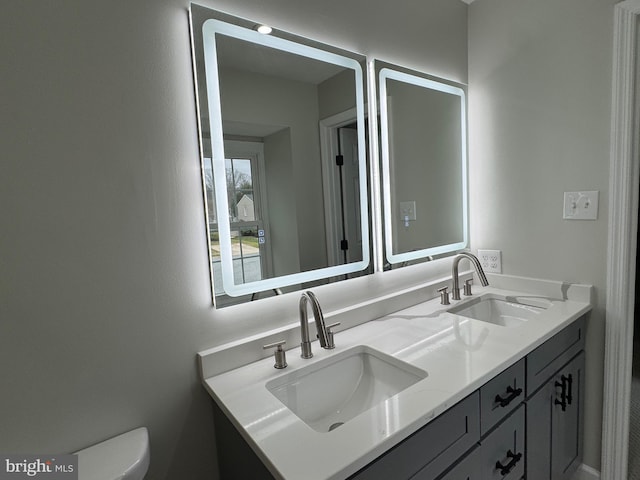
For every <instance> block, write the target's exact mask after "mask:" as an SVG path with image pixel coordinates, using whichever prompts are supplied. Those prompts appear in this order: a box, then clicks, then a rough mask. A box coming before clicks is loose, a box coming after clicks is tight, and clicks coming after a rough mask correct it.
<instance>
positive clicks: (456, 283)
mask: <svg viewBox="0 0 640 480" xmlns="http://www.w3.org/2000/svg"><path fill="white" fill-rule="evenodd" d="M463 258H468V259H469V261H470V262H471V265H473V266H474V268H475V269H476V273H477V274H478V278H479V279H480V283H481V284H482V286H483V287H486V286H487V285H489V280H487V276H486V275H485V274H484V270H482V265H480V260H478V257H476V256H475V255H474V254H472V253H469V252H460V253H459V254H458V255H456V257H455V258H454V259H453V267H452V268H451V277H452V278H453V292H451V293H452V296H451V298H452V299H453V300H460V279H459V278H458V264H459V263H460V260H462V259H463Z"/></svg>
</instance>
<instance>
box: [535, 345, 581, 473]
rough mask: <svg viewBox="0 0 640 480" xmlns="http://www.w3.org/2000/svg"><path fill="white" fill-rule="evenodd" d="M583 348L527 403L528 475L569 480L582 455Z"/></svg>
mask: <svg viewBox="0 0 640 480" xmlns="http://www.w3.org/2000/svg"><path fill="white" fill-rule="evenodd" d="M583 392H584V352H583V353H580V354H579V355H577V356H576V357H574V358H573V360H571V361H570V362H569V363H568V364H566V365H565V366H564V367H562V368H561V369H560V370H559V371H558V372H557V373H556V374H555V375H554V376H553V377H551V379H549V380H548V381H547V383H545V384H544V385H543V386H542V388H541V389H540V390H538V391H537V392H536V393H535V394H534V395H532V396H531V398H529V399H528V400H527V402H526V404H527V478H531V479H536V480H537V479H539V480H568V479H570V478H571V477H572V475H573V473H574V472H575V469H576V468H577V466H578V465H579V464H580V462H581V459H582V423H583V422H582V418H581V417H582V415H583V404H584V394H583Z"/></svg>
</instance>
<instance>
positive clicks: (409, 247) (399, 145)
mask: <svg viewBox="0 0 640 480" xmlns="http://www.w3.org/2000/svg"><path fill="white" fill-rule="evenodd" d="M375 71H376V74H377V78H378V88H379V103H380V125H381V148H380V151H381V161H382V185H383V188H382V195H383V216H384V243H385V248H384V250H385V263H386V264H387V265H403V264H406V263H407V262H411V261H416V260H420V259H425V258H430V257H433V256H436V255H442V254H447V253H452V252H455V251H458V250H461V249H463V248H466V247H467V244H468V227H467V222H468V220H467V133H466V94H465V90H464V87H463V86H462V85H458V84H454V83H452V82H446V81H444V80H440V79H436V78H434V77H430V76H427V75H425V74H422V73H419V72H414V71H411V70H408V69H405V68H402V67H398V66H394V65H390V64H386V63H383V62H378V61H376V63H375Z"/></svg>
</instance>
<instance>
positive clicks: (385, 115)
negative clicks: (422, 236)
mask: <svg viewBox="0 0 640 480" xmlns="http://www.w3.org/2000/svg"><path fill="white" fill-rule="evenodd" d="M387 79H389V80H397V81H400V82H405V83H408V84H411V85H416V86H418V87H423V88H428V89H431V90H436V91H439V92H443V93H446V94H449V95H455V96H457V97H459V98H460V119H461V135H460V142H461V147H462V148H461V152H462V155H461V159H460V160H461V162H462V179H461V180H462V240H461V241H459V242H454V243H450V244H447V245H438V246H435V247H429V248H424V249H420V250H413V251H411V252H403V253H393V240H394V239H393V229H392V221H393V218H394V216H393V215H392V205H391V181H392V179H391V166H390V155H389V108H388V107H389V105H388V104H387ZM378 89H379V92H380V98H379V102H380V105H379V108H380V130H381V132H380V153H381V157H382V158H381V159H382V200H383V206H382V208H383V222H384V251H385V256H386V261H387V262H389V263H391V264H397V263H402V262H408V261H411V260H418V259H423V258H427V257H430V256H433V255H440V254H445V253H451V252H455V251H458V250H462V249H464V248H466V247H467V246H468V243H469V219H468V192H467V189H468V181H467V106H466V94H465V91H464V90H463V89H462V88H460V87H456V86H454V85H449V84H446V83H442V82H438V81H436V80H432V79H428V78H425V77H421V76H417V75H412V74H410V73H406V72H400V71H397V70H393V69H391V68H387V67H383V68H381V69H380V71H379V73H378Z"/></svg>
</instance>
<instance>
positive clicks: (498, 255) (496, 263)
mask: <svg viewBox="0 0 640 480" xmlns="http://www.w3.org/2000/svg"><path fill="white" fill-rule="evenodd" d="M478 260H480V265H482V269H483V270H484V272H485V273H502V252H501V251H500V250H478Z"/></svg>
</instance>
